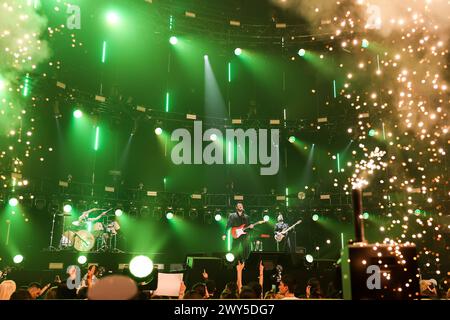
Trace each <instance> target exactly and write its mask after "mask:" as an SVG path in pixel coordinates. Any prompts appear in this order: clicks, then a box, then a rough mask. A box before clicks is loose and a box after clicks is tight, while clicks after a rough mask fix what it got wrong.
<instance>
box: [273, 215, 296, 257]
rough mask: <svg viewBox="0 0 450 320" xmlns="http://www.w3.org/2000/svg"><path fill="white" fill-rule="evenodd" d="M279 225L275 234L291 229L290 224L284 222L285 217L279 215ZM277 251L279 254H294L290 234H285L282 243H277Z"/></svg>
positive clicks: (276, 225)
mask: <svg viewBox="0 0 450 320" xmlns="http://www.w3.org/2000/svg"><path fill="white" fill-rule="evenodd" d="M277 221H278V222H277V223H276V224H275V230H274V233H275V234H277V233H278V232H281V231H283V230H286V229H287V228H289V224H288V223H286V222H284V218H283V215H281V214H280V215H278V217H277ZM277 251H278V252H292V246H291V240H290V239H289V232H288V233H287V234H285V237H284V238H283V240H281V241H280V242H277Z"/></svg>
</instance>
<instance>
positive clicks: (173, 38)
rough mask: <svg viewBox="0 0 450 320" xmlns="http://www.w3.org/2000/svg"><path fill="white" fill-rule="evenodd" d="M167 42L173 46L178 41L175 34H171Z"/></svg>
mask: <svg viewBox="0 0 450 320" xmlns="http://www.w3.org/2000/svg"><path fill="white" fill-rule="evenodd" d="M169 42H170V44H171V45H173V46H174V45H176V44H177V43H178V38H177V37H175V36H171V37H170V39H169Z"/></svg>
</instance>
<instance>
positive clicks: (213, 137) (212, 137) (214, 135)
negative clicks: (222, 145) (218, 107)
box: [209, 133, 217, 141]
mask: <svg viewBox="0 0 450 320" xmlns="http://www.w3.org/2000/svg"><path fill="white" fill-rule="evenodd" d="M209 138H210V139H211V141H216V140H217V134H215V133H213V134H212V135H211V136H210V137H209Z"/></svg>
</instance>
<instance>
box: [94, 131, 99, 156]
mask: <svg viewBox="0 0 450 320" xmlns="http://www.w3.org/2000/svg"><path fill="white" fill-rule="evenodd" d="M99 139H100V127H99V126H97V128H95V144H94V150H95V151H97V150H98V144H99Z"/></svg>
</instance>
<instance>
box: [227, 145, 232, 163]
mask: <svg viewBox="0 0 450 320" xmlns="http://www.w3.org/2000/svg"><path fill="white" fill-rule="evenodd" d="M227 155H228V159H227V160H228V163H231V141H228V153H227Z"/></svg>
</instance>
